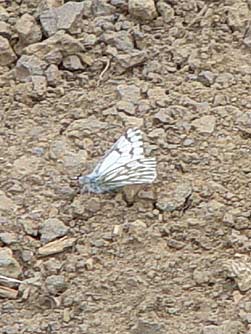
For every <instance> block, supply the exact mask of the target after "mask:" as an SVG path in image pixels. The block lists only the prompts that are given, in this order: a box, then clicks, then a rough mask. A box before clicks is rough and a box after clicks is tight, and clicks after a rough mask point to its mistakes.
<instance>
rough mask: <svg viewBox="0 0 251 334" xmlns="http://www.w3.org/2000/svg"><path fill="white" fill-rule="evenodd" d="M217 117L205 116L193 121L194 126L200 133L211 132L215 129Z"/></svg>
mask: <svg viewBox="0 0 251 334" xmlns="http://www.w3.org/2000/svg"><path fill="white" fill-rule="evenodd" d="M215 123H216V119H215V117H214V116H203V117H201V118H197V119H196V120H194V121H193V122H192V126H193V127H195V128H196V130H197V131H198V132H200V133H204V134H210V133H212V132H213V131H214V128H215Z"/></svg>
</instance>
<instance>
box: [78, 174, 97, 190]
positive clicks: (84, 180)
mask: <svg viewBox="0 0 251 334" xmlns="http://www.w3.org/2000/svg"><path fill="white" fill-rule="evenodd" d="M78 182H79V185H80V187H81V193H85V192H88V193H90V192H95V193H100V192H101V191H100V188H99V186H98V185H97V183H96V177H94V176H93V175H92V174H88V175H83V176H80V177H79V178H78Z"/></svg>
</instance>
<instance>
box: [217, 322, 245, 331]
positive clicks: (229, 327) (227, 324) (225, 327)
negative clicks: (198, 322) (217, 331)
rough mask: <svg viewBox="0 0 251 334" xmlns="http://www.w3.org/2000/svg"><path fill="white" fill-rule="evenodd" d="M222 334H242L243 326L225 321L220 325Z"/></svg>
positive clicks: (239, 323)
mask: <svg viewBox="0 0 251 334" xmlns="http://www.w3.org/2000/svg"><path fill="white" fill-rule="evenodd" d="M222 328H223V333H224V334H239V333H242V332H244V325H243V324H242V323H241V322H240V321H237V320H236V321H234V320H226V321H224V322H223V324H222Z"/></svg>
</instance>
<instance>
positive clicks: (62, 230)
mask: <svg viewBox="0 0 251 334" xmlns="http://www.w3.org/2000/svg"><path fill="white" fill-rule="evenodd" d="M68 231H69V228H68V227H67V226H65V224H64V223H63V222H62V221H61V220H59V219H57V218H49V219H47V220H46V221H44V223H43V224H42V226H41V227H40V234H41V241H42V242H43V243H48V242H50V241H52V240H55V239H57V238H59V237H63V236H65V235H66V234H67V233H68Z"/></svg>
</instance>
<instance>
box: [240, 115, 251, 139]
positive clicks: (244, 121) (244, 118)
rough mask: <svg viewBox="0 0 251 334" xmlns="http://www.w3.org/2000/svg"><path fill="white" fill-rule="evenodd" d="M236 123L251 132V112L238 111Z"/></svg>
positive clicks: (243, 129) (241, 128)
mask: <svg viewBox="0 0 251 334" xmlns="http://www.w3.org/2000/svg"><path fill="white" fill-rule="evenodd" d="M236 123H237V126H238V128H239V129H240V130H241V131H243V132H245V133H247V134H251V112H250V111H245V112H238V116H237V117H236Z"/></svg>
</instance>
